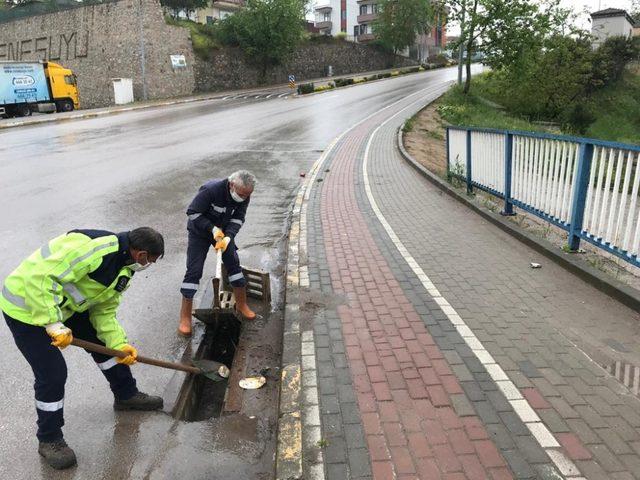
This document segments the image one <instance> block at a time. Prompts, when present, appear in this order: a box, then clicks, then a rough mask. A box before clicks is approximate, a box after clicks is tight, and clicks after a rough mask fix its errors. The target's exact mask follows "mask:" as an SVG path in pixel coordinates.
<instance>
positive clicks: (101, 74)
mask: <svg viewBox="0 0 640 480" xmlns="http://www.w3.org/2000/svg"><path fill="white" fill-rule="evenodd" d="M141 14H142V19H143V21H142V30H141V28H140V18H141V16H140V15H141ZM141 33H142V35H141ZM141 37H142V42H141ZM141 45H144V52H145V62H144V66H145V77H146V86H147V94H148V98H149V99H154V98H165V97H174V96H181V95H188V94H191V93H192V92H193V90H194V85H195V79H194V73H193V72H194V70H193V65H194V55H193V50H192V47H191V39H190V36H189V32H188V31H187V30H186V29H183V28H180V27H173V26H170V25H167V24H166V23H165V21H164V18H163V15H162V10H161V8H160V4H159V2H158V1H157V0H121V1H112V2H105V3H103V4H100V5H91V6H86V7H80V8H74V9H70V10H65V11H61V12H57V13H52V14H46V15H38V16H34V17H27V18H24V19H20V20H17V21H14V22H9V23H0V61H1V60H51V61H55V62H58V63H61V64H62V65H64V66H65V67H68V68H71V69H72V70H73V71H74V72H75V73H76V75H77V76H78V86H79V89H80V103H81V105H82V108H92V107H99V106H105V105H111V104H113V87H112V84H111V80H110V79H111V78H118V77H124V78H132V79H133V85H134V96H135V99H136V100H141V99H142V97H143V81H142V79H143V75H142V61H141V59H142V55H141V51H142V48H141ZM172 54H181V55H184V56H185V58H186V62H187V67H186V68H183V69H175V70H174V69H173V68H172V64H171V59H170V55H172Z"/></svg>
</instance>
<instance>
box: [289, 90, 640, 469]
mask: <svg viewBox="0 0 640 480" xmlns="http://www.w3.org/2000/svg"><path fill="white" fill-rule="evenodd" d="M435 90H436V89H435V88H434V89H433V90H432V91H425V92H424V94H422V95H416V96H414V97H413V98H407V99H406V100H405V101H403V102H400V103H399V104H398V105H392V106H390V107H389V108H387V109H386V110H384V111H382V112H380V113H379V114H377V115H374V116H372V117H371V118H369V119H368V120H366V121H364V122H363V123H362V124H360V125H358V126H356V127H355V128H354V129H352V130H351V131H349V132H348V133H347V134H346V135H345V136H344V137H342V138H341V139H340V141H339V142H338V143H337V145H335V147H334V148H332V149H331V152H330V154H329V155H328V158H327V159H326V161H325V162H324V164H323V165H322V166H321V167H320V169H319V171H318V178H317V179H312V182H313V183H310V184H309V186H310V190H309V191H307V199H306V200H305V201H304V202H303V204H302V206H301V208H302V211H303V215H302V221H301V224H300V228H301V231H300V244H299V249H300V251H299V255H300V259H299V262H300V265H301V269H300V272H299V274H300V287H303V288H301V289H300V291H299V293H297V294H296V295H298V296H299V297H298V298H296V301H297V302H299V307H300V325H299V329H300V331H301V332H302V352H301V353H302V386H303V396H302V403H303V415H302V417H303V418H302V427H303V428H302V439H303V442H304V451H303V454H304V457H303V458H304V464H303V466H304V471H305V478H322V477H326V478H328V479H334V478H335V479H347V478H353V479H359V478H363V479H364V478H375V479H384V480H386V479H393V478H402V479H404V478H406V479H409V478H423V479H436V478H451V479H454V478H455V479H462V478H468V479H474V480H475V479H481V478H490V479H498V478H584V477H586V478H589V479H599V478H602V479H605V478H611V479H618V478H619V479H625V478H640V434H638V432H637V428H638V427H640V401H638V399H637V398H636V397H634V396H633V395H631V393H630V392H629V391H628V390H627V389H626V388H624V387H622V386H621V385H620V384H619V383H617V381H616V380H614V379H613V378H612V377H609V376H608V375H607V374H606V373H605V372H604V370H603V369H601V368H600V367H599V366H598V365H597V364H596V363H594V362H593V361H592V360H591V359H590V358H589V357H588V356H587V355H585V353H584V352H588V353H589V354H591V355H592V356H598V355H599V356H598V361H601V360H602V358H606V356H607V350H606V348H610V345H618V346H620V347H622V349H623V350H625V351H626V352H627V353H628V354H629V355H630V358H634V355H637V354H638V353H639V352H638V350H640V349H639V347H638V344H637V342H636V341H635V340H637V339H638V333H639V331H640V330H639V328H638V323H637V322H638V320H639V318H638V314H637V313H636V312H632V311H630V310H629V309H627V308H625V307H623V306H621V305H619V304H617V303H616V302H614V301H613V300H611V299H610V298H608V297H606V296H605V295H603V294H601V293H599V292H598V291H596V290H595V289H593V288H591V287H589V286H588V285H586V284H584V283H583V282H582V281H580V280H578V279H576V278H575V277H573V276H572V275H570V274H569V273H567V272H565V271H563V270H562V269H560V268H559V267H556V266H554V265H550V264H545V265H544V266H543V268H542V269H541V270H536V271H533V270H530V269H529V268H528V263H529V262H530V261H532V260H533V259H535V258H536V257H537V255H536V254H534V253H533V252H532V251H531V250H530V249H528V248H527V247H525V246H524V245H522V244H520V243H518V242H517V241H515V240H513V239H512V238H510V237H508V236H506V235H505V234H504V233H503V232H501V231H498V230H497V229H496V228H495V227H493V226H491V225H487V224H486V223H485V222H483V221H482V219H481V218H480V217H478V216H476V215H475V214H473V213H471V212H469V211H467V210H465V209H464V208H463V207H462V206H460V205H459V204H457V203H456V202H455V201H453V200H451V199H449V198H448V197H446V196H443V195H441V194H440V192H439V191H437V190H436V189H435V187H433V186H431V185H430V184H429V183H427V182H426V181H424V180H423V179H422V178H421V177H419V176H418V175H417V174H416V173H415V171H414V170H412V169H411V168H410V167H408V166H407V165H406V164H405V163H404V161H403V160H402V159H401V157H400V156H399V154H398V153H397V151H396V148H395V144H394V141H395V133H396V130H397V127H398V126H399V124H400V123H401V122H402V120H403V119H405V118H407V117H408V116H410V115H411V114H412V113H413V112H415V111H416V110H417V109H418V108H419V107H421V106H422V105H424V103H426V101H427V100H428V99H429V98H430V97H431V98H434V97H435V96H436V95H437V92H436V91H435ZM418 100H422V101H421V102H418ZM414 102H415V103H414ZM405 107H407V108H406V110H402V109H404V108H405ZM401 110H402V111H401ZM398 112H399V114H398V116H397V117H393V118H392V115H394V114H396V113H398ZM387 121H388V122H387ZM383 122H387V123H385V124H383ZM381 124H383V125H382V127H381V128H380V129H378V130H376V128H377V127H378V126H380V125H381ZM374 130H375V134H374V136H373V138H372V139H371V143H370V148H369V149H367V143H368V141H369V139H370V136H371V134H372V132H374ZM365 157H366V162H367V169H368V177H367V180H368V183H367V182H365V177H364V175H363V161H364V160H365ZM318 180H322V181H321V182H320V181H318ZM368 185H369V186H370V191H369V194H370V196H369V195H367V191H366V187H367V186H368ZM370 197H371V198H370ZM372 200H373V201H375V203H376V204H377V207H379V210H378V211H376V210H375V209H374V208H373V207H372V203H371V202H372ZM381 221H383V222H388V224H384V223H381ZM425 287H427V288H425ZM603 323H606V324H607V325H609V327H610V328H608V329H607V328H603ZM607 345H609V347H607Z"/></svg>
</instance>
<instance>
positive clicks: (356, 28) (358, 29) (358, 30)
mask: <svg viewBox="0 0 640 480" xmlns="http://www.w3.org/2000/svg"><path fill="white" fill-rule="evenodd" d="M359 33H360V28H358V25H354V26H353V36H354V37H357V36H358V35H359Z"/></svg>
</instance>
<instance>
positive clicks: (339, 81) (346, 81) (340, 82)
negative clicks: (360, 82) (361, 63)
mask: <svg viewBox="0 0 640 480" xmlns="http://www.w3.org/2000/svg"><path fill="white" fill-rule="evenodd" d="M335 83H336V87H337V88H340V87H346V86H347V85H353V78H336V80H335Z"/></svg>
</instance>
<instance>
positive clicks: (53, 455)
mask: <svg viewBox="0 0 640 480" xmlns="http://www.w3.org/2000/svg"><path fill="white" fill-rule="evenodd" d="M38 453H39V454H40V455H42V456H43V457H44V459H45V460H46V461H47V463H48V464H49V465H50V466H52V467H53V468H55V469H56V470H63V469H65V468H69V467H73V466H74V465H75V464H76V463H77V462H76V454H75V453H74V452H73V450H71V448H69V446H68V445H67V442H65V441H64V439H62V438H61V439H60V440H56V441H55V442H40V445H39V446H38Z"/></svg>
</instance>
